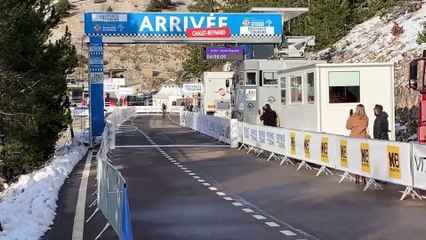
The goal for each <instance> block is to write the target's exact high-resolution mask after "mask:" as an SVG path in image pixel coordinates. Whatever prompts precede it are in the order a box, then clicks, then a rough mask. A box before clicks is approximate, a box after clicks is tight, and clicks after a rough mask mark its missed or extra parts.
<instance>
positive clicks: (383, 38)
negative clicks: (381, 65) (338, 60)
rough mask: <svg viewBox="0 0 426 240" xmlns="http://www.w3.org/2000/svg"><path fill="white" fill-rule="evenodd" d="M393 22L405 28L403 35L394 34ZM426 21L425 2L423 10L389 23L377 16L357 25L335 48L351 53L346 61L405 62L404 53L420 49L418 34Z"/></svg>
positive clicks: (407, 14)
mask: <svg viewBox="0 0 426 240" xmlns="http://www.w3.org/2000/svg"><path fill="white" fill-rule="evenodd" d="M394 22H396V23H398V24H399V25H400V26H401V27H402V28H403V29H404V33H403V34H401V35H399V36H393V35H392V34H391V30H392V27H393V25H394ZM425 22H426V4H425V3H423V4H422V8H421V9H420V10H418V11H416V12H409V13H406V14H403V15H401V16H399V17H398V18H397V19H395V20H393V21H386V20H384V19H381V18H380V17H378V16H377V17H374V18H372V19H370V20H367V21H365V22H363V23H361V24H359V25H357V26H355V27H354V28H353V29H352V30H351V31H350V32H349V34H348V35H346V36H345V37H343V38H342V39H341V40H339V41H338V42H337V43H336V44H335V49H342V50H343V53H348V54H350V57H349V58H346V59H345V60H344V62H371V61H373V62H374V61H387V60H388V61H389V62H393V63H395V62H398V61H400V60H402V59H403V56H402V53H405V52H407V51H411V50H415V49H417V48H418V47H419V45H418V44H417V42H416V39H417V34H418V33H419V32H420V31H421V30H422V26H423V25H422V24H423V23H425ZM348 43H349V44H348ZM384 59H387V60H384Z"/></svg>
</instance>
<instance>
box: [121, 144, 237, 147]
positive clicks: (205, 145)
mask: <svg viewBox="0 0 426 240" xmlns="http://www.w3.org/2000/svg"><path fill="white" fill-rule="evenodd" d="M115 147H116V148H157V147H161V148H229V145H208V144H203V145H201V144H199V145H185V144H183V145H177V144H176V145H157V144H153V145H118V146H115Z"/></svg>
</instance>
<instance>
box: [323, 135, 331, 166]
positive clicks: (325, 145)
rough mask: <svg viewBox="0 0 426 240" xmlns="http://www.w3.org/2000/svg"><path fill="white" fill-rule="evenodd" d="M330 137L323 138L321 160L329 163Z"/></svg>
mask: <svg viewBox="0 0 426 240" xmlns="http://www.w3.org/2000/svg"><path fill="white" fill-rule="evenodd" d="M328 146H329V145H328V137H322V138H321V162H323V163H329V162H330V160H329V158H328Z"/></svg>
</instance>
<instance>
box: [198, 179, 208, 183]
mask: <svg viewBox="0 0 426 240" xmlns="http://www.w3.org/2000/svg"><path fill="white" fill-rule="evenodd" d="M205 181H206V180H204V179H198V182H201V183H202V182H205Z"/></svg>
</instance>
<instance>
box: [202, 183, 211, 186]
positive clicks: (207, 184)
mask: <svg viewBox="0 0 426 240" xmlns="http://www.w3.org/2000/svg"><path fill="white" fill-rule="evenodd" d="M203 185H204V186H207V187H208V186H211V184H210V183H203Z"/></svg>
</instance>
